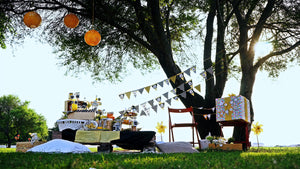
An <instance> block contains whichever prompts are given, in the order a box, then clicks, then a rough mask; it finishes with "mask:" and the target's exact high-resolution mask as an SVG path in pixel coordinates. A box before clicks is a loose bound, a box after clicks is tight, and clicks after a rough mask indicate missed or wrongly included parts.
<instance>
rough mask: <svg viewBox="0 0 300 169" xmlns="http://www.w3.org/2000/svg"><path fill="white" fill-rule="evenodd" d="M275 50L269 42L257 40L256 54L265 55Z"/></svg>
mask: <svg viewBox="0 0 300 169" xmlns="http://www.w3.org/2000/svg"><path fill="white" fill-rule="evenodd" d="M272 50H273V46H272V44H271V43H269V42H257V43H256V45H255V47H254V51H255V56H265V55H267V54H269V53H270V52H271V51H272Z"/></svg>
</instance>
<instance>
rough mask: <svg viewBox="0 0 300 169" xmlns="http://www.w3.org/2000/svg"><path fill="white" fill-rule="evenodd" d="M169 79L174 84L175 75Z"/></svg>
mask: <svg viewBox="0 0 300 169" xmlns="http://www.w3.org/2000/svg"><path fill="white" fill-rule="evenodd" d="M170 80H171V81H172V82H173V83H174V84H175V81H176V75H174V76H172V77H170Z"/></svg>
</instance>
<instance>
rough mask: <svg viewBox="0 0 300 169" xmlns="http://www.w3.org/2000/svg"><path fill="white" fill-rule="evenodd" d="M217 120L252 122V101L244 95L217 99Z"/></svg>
mask: <svg viewBox="0 0 300 169" xmlns="http://www.w3.org/2000/svg"><path fill="white" fill-rule="evenodd" d="M216 120H217V121H246V122H250V102H249V100H248V99H246V98H245V97H244V96H231V97H225V98H217V99H216Z"/></svg>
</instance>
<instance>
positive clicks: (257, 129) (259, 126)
mask: <svg viewBox="0 0 300 169" xmlns="http://www.w3.org/2000/svg"><path fill="white" fill-rule="evenodd" d="M262 126H263V125H262V124H259V123H258V122H256V123H255V124H252V129H251V131H253V133H254V134H255V135H256V138H257V149H258V148H259V142H258V135H259V134H260V133H261V132H263V129H262Z"/></svg>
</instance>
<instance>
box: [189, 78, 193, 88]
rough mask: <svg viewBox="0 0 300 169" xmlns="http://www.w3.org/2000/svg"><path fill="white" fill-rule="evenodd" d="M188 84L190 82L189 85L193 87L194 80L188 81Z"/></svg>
mask: <svg viewBox="0 0 300 169" xmlns="http://www.w3.org/2000/svg"><path fill="white" fill-rule="evenodd" d="M188 84H189V86H190V87H191V88H193V82H192V80H190V81H188Z"/></svg>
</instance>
